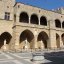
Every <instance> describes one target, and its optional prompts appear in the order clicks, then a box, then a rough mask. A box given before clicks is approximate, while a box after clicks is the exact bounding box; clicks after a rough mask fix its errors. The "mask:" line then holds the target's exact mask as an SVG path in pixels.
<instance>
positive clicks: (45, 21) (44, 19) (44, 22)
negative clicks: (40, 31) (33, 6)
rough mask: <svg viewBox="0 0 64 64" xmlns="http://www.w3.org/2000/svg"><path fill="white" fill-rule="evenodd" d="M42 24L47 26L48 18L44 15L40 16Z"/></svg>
mask: <svg viewBox="0 0 64 64" xmlns="http://www.w3.org/2000/svg"><path fill="white" fill-rule="evenodd" d="M40 25H44V26H47V19H46V18H45V17H44V16H42V17H41V18H40Z"/></svg>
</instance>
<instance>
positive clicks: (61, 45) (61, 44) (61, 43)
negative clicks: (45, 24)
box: [60, 35, 63, 48]
mask: <svg viewBox="0 0 64 64" xmlns="http://www.w3.org/2000/svg"><path fill="white" fill-rule="evenodd" d="M60 47H61V48H62V47H63V42H62V37H61V35H60Z"/></svg>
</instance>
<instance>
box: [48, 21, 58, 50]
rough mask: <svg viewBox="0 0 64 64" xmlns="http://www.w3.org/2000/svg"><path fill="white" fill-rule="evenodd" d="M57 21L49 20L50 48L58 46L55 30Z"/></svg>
mask: <svg viewBox="0 0 64 64" xmlns="http://www.w3.org/2000/svg"><path fill="white" fill-rule="evenodd" d="M54 29H55V23H54V21H53V20H49V42H48V48H52V49H54V48H57V46H56V32H55V30H54Z"/></svg>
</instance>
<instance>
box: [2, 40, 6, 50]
mask: <svg viewBox="0 0 64 64" xmlns="http://www.w3.org/2000/svg"><path fill="white" fill-rule="evenodd" d="M3 49H4V50H6V40H4V48H3Z"/></svg>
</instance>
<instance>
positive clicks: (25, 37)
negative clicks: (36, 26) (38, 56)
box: [20, 30, 34, 49]
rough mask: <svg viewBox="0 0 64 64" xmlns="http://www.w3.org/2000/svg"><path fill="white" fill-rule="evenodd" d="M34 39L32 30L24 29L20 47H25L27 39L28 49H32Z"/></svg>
mask: <svg viewBox="0 0 64 64" xmlns="http://www.w3.org/2000/svg"><path fill="white" fill-rule="evenodd" d="M33 39H34V35H33V33H32V32H31V31H30V30H24V31H23V32H22V33H21V34H20V44H21V46H20V48H22V49H25V45H26V41H27V46H28V49H32V48H33Z"/></svg>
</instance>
